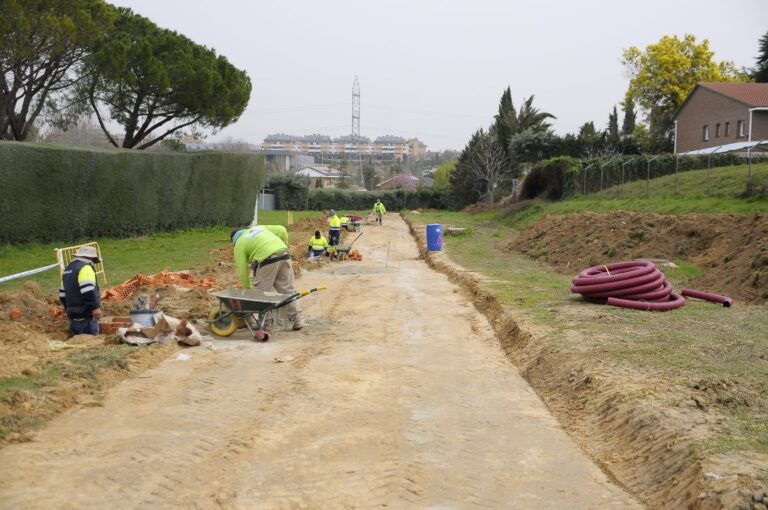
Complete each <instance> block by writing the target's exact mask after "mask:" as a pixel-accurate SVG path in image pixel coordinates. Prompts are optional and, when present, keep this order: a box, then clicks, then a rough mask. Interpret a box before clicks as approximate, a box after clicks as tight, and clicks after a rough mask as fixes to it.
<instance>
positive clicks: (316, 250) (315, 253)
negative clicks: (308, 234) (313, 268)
mask: <svg viewBox="0 0 768 510" xmlns="http://www.w3.org/2000/svg"><path fill="white" fill-rule="evenodd" d="M327 248H328V241H327V240H326V239H325V237H323V236H322V235H321V234H320V231H319V230H315V235H314V237H312V238H311V239H310V240H309V251H308V254H309V256H310V257H319V256H321V255H323V254H324V253H325V250H326V249H327Z"/></svg>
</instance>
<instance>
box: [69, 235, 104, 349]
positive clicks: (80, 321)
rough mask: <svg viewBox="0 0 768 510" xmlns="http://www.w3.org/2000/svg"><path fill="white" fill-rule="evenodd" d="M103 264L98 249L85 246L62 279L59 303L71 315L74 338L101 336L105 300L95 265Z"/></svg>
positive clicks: (70, 324)
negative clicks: (102, 304)
mask: <svg viewBox="0 0 768 510" xmlns="http://www.w3.org/2000/svg"><path fill="white" fill-rule="evenodd" d="M99 262H101V259H100V258H99V255H98V253H97V252H96V248H95V247H93V246H81V247H80V248H78V249H77V251H76V252H75V254H74V258H73V259H72V262H70V263H69V264H68V265H67V267H66V268H65V269H64V272H63V273H62V275H61V287H59V300H60V301H61V304H62V305H64V310H66V312H67V317H68V318H69V330H70V331H71V332H72V334H73V335H98V334H99V319H100V318H101V299H100V296H99V284H98V283H97V282H96V271H94V264H98V263H99Z"/></svg>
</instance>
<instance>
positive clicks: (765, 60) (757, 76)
mask: <svg viewBox="0 0 768 510" xmlns="http://www.w3.org/2000/svg"><path fill="white" fill-rule="evenodd" d="M759 51H760V54H759V55H758V56H757V57H756V58H755V60H756V61H757V65H756V66H755V68H754V69H753V70H752V73H751V74H750V76H751V77H752V79H753V80H755V81H756V82H757V83H768V32H766V33H765V35H763V36H762V37H761V38H760V50H759Z"/></svg>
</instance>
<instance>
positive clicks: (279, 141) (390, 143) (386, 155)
mask: <svg viewBox="0 0 768 510" xmlns="http://www.w3.org/2000/svg"><path fill="white" fill-rule="evenodd" d="M262 147H263V149H264V152H265V153H266V154H270V153H272V154H279V153H294V154H295V153H299V154H307V155H309V156H314V158H315V161H336V160H339V159H344V157H346V158H347V159H350V160H354V159H364V160H368V159H370V160H374V161H413V160H418V159H422V158H424V157H425V156H426V154H427V146H426V145H425V144H424V142H422V141H421V140H419V139H417V138H411V139H409V140H406V139H405V138H402V137H400V136H391V135H387V136H380V137H378V138H376V139H375V140H373V141H371V139H370V138H366V137H364V136H360V137H353V136H342V137H338V138H331V137H330V136H327V135H307V136H293V135H284V134H275V135H269V136H267V137H266V138H265V139H264V143H263V144H262Z"/></svg>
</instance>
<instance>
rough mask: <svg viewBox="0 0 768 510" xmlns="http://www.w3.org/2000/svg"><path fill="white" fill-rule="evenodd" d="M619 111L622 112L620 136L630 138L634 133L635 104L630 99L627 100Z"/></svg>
mask: <svg viewBox="0 0 768 510" xmlns="http://www.w3.org/2000/svg"><path fill="white" fill-rule="evenodd" d="M621 109H622V110H624V122H622V124H621V134H622V136H631V135H632V133H633V132H634V131H635V120H636V118H637V116H636V115H635V102H634V101H633V100H632V99H627V100H626V101H624V103H622V105H621Z"/></svg>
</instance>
